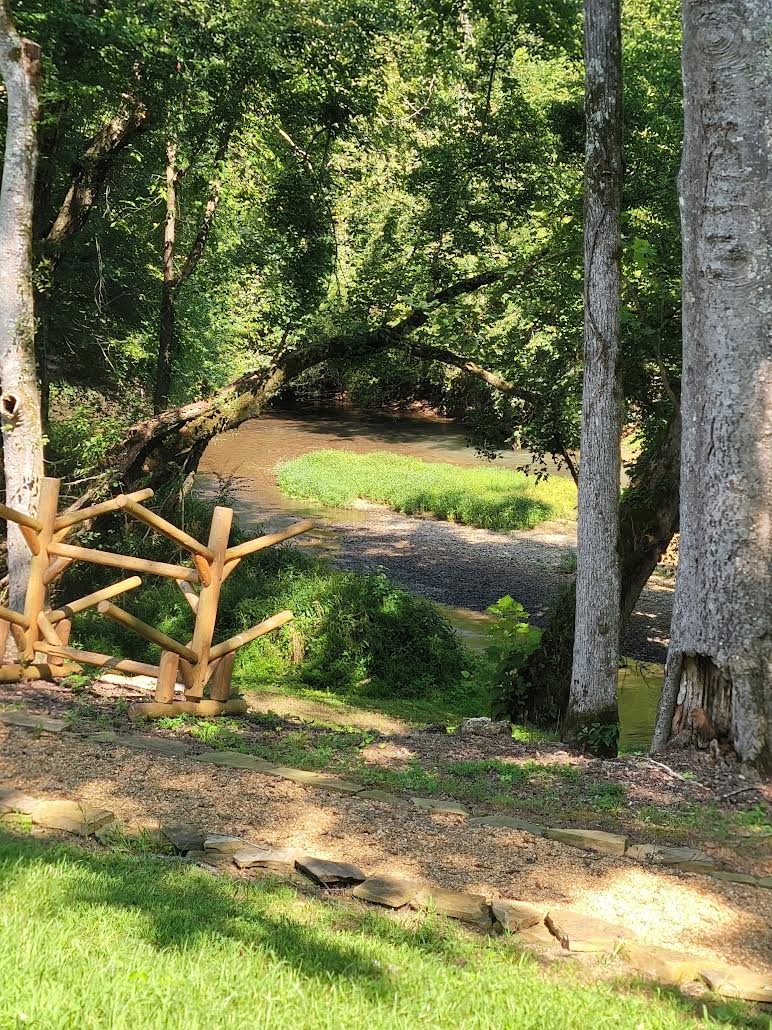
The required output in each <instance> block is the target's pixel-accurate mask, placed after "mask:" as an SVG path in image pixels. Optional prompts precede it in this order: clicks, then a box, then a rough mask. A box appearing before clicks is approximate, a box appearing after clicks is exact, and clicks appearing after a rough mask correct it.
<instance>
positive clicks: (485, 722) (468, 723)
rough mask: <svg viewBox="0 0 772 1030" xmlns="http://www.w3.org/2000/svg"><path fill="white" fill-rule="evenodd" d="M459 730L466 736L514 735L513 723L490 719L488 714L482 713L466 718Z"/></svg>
mask: <svg viewBox="0 0 772 1030" xmlns="http://www.w3.org/2000/svg"><path fill="white" fill-rule="evenodd" d="M458 732H459V733H460V734H463V735H465V736H469V735H471V736H474V735H475V734H476V735H477V736H481V737H499V736H505V737H511V736H512V725H511V723H508V722H506V721H505V720H503V719H502V720H499V721H496V720H494V719H490V718H489V717H488V716H487V715H480V716H477V717H476V718H472V719H464V721H463V722H462V723H461V725H460V726H459V728H458Z"/></svg>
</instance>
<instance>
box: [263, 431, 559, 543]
mask: <svg viewBox="0 0 772 1030" xmlns="http://www.w3.org/2000/svg"><path fill="white" fill-rule="evenodd" d="M278 482H279V486H280V487H281V488H282V490H284V492H285V493H287V494H289V495H290V496H292V497H305V498H309V499H312V500H315V501H318V502H320V503H322V504H325V505H330V506H333V507H344V508H345V507H351V506H352V505H353V504H355V503H356V501H357V500H360V499H361V500H365V501H372V502H373V503H376V504H385V505H388V507H390V508H393V509H394V510H395V511H400V512H403V513H404V514H406V515H423V514H426V515H434V516H435V517H437V518H439V519H444V520H446V521H451V522H461V523H463V524H465V525H468V526H477V527H479V528H481V529H494V530H512V529H533V528H534V527H535V526H538V525H539V523H541V522H545V521H547V520H548V519H557V518H564V519H570V518H574V517H575V513H576V487H575V486H574V484H573V482H572V481H571V480H570V479H566V478H564V477H563V476H548V477H547V478H546V479H542V480H538V481H537V480H536V478H535V477H534V476H527V475H526V474H525V473H523V472H513V471H511V470H510V469H503V468H495V467H486V468H463V467H461V466H458V465H451V464H449V463H446V462H427V461H422V460H421V459H420V458H411V457H407V456H406V455H402V454H393V453H391V452H389V451H375V452H373V453H371V454H352V453H350V452H348V451H337V450H323V451H312V452H311V453H310V454H303V455H301V456H300V457H299V458H295V459H294V460H293V461H288V462H286V463H285V464H284V465H281V466H280V467H279V470H278Z"/></svg>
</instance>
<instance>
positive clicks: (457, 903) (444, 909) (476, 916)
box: [410, 887, 492, 930]
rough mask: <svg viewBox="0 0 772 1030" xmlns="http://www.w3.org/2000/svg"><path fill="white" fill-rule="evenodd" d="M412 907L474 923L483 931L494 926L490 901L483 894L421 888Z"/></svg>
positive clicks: (411, 904) (437, 888) (438, 888)
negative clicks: (428, 909) (431, 910)
mask: <svg viewBox="0 0 772 1030" xmlns="http://www.w3.org/2000/svg"><path fill="white" fill-rule="evenodd" d="M410 907H411V908H416V909H423V908H431V909H433V910H434V911H435V912H437V913H438V914H439V915H441V916H447V917H448V918H449V919H460V920H462V921H463V922H465V923H473V924H474V925H475V926H478V927H479V928H480V929H482V930H489V929H490V928H491V925H492V921H491V912H490V908H489V907H488V901H487V899H486V898H485V897H483V895H482V894H467V893H466V892H465V891H450V890H446V889H445V888H444V887H421V888H420V889H419V890H418V892H417V893H416V895H415V897H414V898H413V900H412V901H411V902H410Z"/></svg>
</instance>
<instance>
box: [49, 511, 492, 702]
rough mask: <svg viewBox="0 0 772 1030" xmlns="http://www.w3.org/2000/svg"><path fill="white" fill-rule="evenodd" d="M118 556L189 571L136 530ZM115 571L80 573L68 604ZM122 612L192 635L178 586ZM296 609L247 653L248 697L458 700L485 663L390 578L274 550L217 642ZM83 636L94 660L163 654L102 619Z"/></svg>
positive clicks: (247, 582) (83, 618) (243, 588)
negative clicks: (466, 679)
mask: <svg viewBox="0 0 772 1030" xmlns="http://www.w3.org/2000/svg"><path fill="white" fill-rule="evenodd" d="M208 512H209V509H208V508H207V506H204V505H201V506H199V505H197V504H189V506H188V510H187V518H186V522H185V525H186V528H187V529H188V531H189V532H192V533H193V534H194V535H197V536H199V538H200V537H205V535H206V533H205V530H204V527H205V525H206V523H207V522H208ZM102 544H103V546H105V547H106V548H107V549H110V550H115V551H118V552H120V553H123V554H132V553H138V554H141V555H142V556H144V557H148V556H152V557H155V558H156V559H158V560H161V561H163V560H166V561H168V560H177V559H178V558H179V555H178V554H177V553H176V551H175V550H174V547H173V545H171V544H170V543H168V542H166V541H164V540H159V539H157V538H156V537H153V536H150V535H147V536H146V535H145V534H144V533H142V532H138V530H137V528H136V524H133V525H132V524H129V525H127V526H125V527H121V528H120V529H118V530H116V532H115V533H114V534H113V535H111V536H103V538H102ZM119 578H120V575H117V574H116V573H115V571H114V570H109V569H99V568H98V567H97V568H95V567H93V566H80V565H75V566H73V568H72V569H71V570H70V571H69V573H68V574H67V576H66V577H65V578H64V579H63V583H62V588H61V593H62V596H63V597H64V598H69V597H76V596H80V595H81V594H85V593H88V592H89V591H91V590H93V589H95V588H96V586H102V585H105V584H106V583H109V582H113V581H115V580H116V579H119ZM120 603H121V607H123V608H125V609H126V610H127V611H130V612H132V613H133V614H135V615H137V616H138V617H139V618H141V619H142V620H143V621H144V622H147V623H149V624H150V625H153V626H156V627H158V629H160V630H162V631H163V632H164V633H168V634H169V635H170V636H172V637H174V638H176V639H177V640H180V641H182V642H183V643H184V642H185V641H187V640H189V639H190V638H191V636H192V628H193V615H192V613H191V611H190V608H189V606H188V604H187V602H186V601H185V599H184V597H183V596H182V594H181V593H180V591H179V590H178V589H177V587H176V585H175V584H174V583H173V582H171V581H169V580H161V579H156V580H150V579H148V580H147V581H146V582H145V583H144V584H143V586H142V588H141V589H140V590H137V591H135V592H132V593H129V594H126V595H124V596H123V597H122V598H121V600H120ZM284 608H289V609H290V610H291V611H293V612H294V613H295V619H294V620H293V621H292V622H291V623H290V624H288V625H287V626H285V627H283V628H282V629H281V630H279V631H277V632H275V633H272V634H270V635H269V636H267V637H263V638H261V639H259V640H256V641H254V642H253V643H251V644H249V645H248V646H246V647H243V648H241V649H240V650H239V652H238V654H237V659H236V666H235V671H234V680H235V683H236V685H237V687H239V688H240V689H241V690H249V689H251V688H253V687H258V686H261V685H266V684H280V683H282V682H283V681H286V680H289V681H291V682H294V683H297V684H300V685H306V686H308V687H312V688H315V689H321V690H326V691H330V692H332V693H334V694H339V695H341V696H344V697H345V696H350V695H352V694H356V695H358V696H361V697H371V698H373V699H374V700H377V699H379V698H381V699H389V698H418V699H421V698H431V697H432V696H435V695H441V696H442V698H443V700H444V702H445V703H448V701H449V698H450V696H452V695H453V693H454V692H458V691H460V690H461V688H462V682H463V681H462V676H461V674H462V672H465V671H468V670H469V669H470V668H474V667H475V665H476V659H475V657H474V656H473V655H471V654H470V653H469V652H468V651H467V650H466V648H465V647H464V646H463V644H462V643H461V641H460V639H459V638H458V637H457V636H456V634H455V633H454V631H453V629H452V627H451V626H450V625H449V624H448V622H447V621H446V620H445V619H444V618H443V616H442V615H441V614H440V613H439V612H438V611H437V609H436V608H434V606H433V605H432V604H430V603H429V602H428V601H424V600H422V599H421V598H417V597H413V596H412V595H411V594H409V593H407V591H405V590H402V589H401V588H399V587H397V586H395V585H394V584H393V583H391V582H389V580H387V579H386V577H385V576H383V575H370V576H359V575H356V574H355V573H350V572H339V571H336V570H335V569H332V568H330V566H329V565H328V564H327V563H326V562H324V561H321V560H319V559H316V558H313V557H311V556H309V555H307V554H304V553H303V552H302V551H300V550H298V549H297V548H294V547H283V548H273V549H271V550H267V551H263V552H258V554H256V555H253V556H251V557H250V558H247V559H245V560H244V561H242V563H241V564H240V566H239V568H238V571H237V572H236V573H235V574H234V575H233V576H230V577H229V578H228V579H227V580H226V582H225V584H224V585H223V589H222V594H221V599H220V609H219V611H220V617H219V622H218V626H217V639H225V638H226V637H228V636H231V635H232V634H234V633H238V632H240V631H241V630H244V629H248V628H249V627H250V626H252V625H254V624H255V623H257V622H260V621H262V620H263V619H265V618H267V617H268V616H270V615H273V614H275V613H276V612H277V611H280V610H282V609H284ZM74 637H75V638H76V639H77V640H78V642H79V643H80V645H82V646H85V647H87V648H88V649H89V650H92V651H100V652H103V653H107V654H123V655H126V656H128V657H132V658H135V659H137V660H139V661H157V660H158V657H159V651H158V649H157V648H156V647H155V645H153V644H150V643H148V642H146V641H144V640H142V639H140V638H139V637H137V636H136V635H135V634H133V633H132V632H131V631H130V630H126V629H124V627H122V626H120V625H118V624H116V623H113V622H110V621H109V620H108V619H105V618H104V617H103V616H101V615H99V613H98V612H96V611H95V610H93V609H92V610H91V611H88V612H83V613H82V614H80V615H79V616H77V617H76V619H75V625H74Z"/></svg>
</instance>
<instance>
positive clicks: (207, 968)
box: [0, 836, 764, 1030]
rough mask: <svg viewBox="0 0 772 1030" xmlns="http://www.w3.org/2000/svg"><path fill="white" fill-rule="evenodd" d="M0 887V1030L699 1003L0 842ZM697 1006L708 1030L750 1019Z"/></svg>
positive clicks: (639, 1011)
mask: <svg viewBox="0 0 772 1030" xmlns="http://www.w3.org/2000/svg"><path fill="white" fill-rule="evenodd" d="M0 882H2V884H3V892H2V894H1V895H0V963H2V969H3V970H4V971H5V973H6V975H5V976H3V977H2V978H0V1026H3V1027H6V1026H7V1027H17V1026H35V1027H81V1026H88V1027H91V1028H97V1030H99V1028H102V1027H105V1028H107V1027H110V1028H111V1030H123V1028H126V1030H128V1028H132V1030H133V1028H135V1027H149V1028H155V1027H164V1028H170V1030H176V1028H180V1030H181V1028H183V1027H185V1028H199V1027H211V1026H216V1027H218V1028H220V1027H222V1028H229V1027H234V1028H242V1027H245V1026H261V1027H277V1028H283V1027H297V1028H298V1030H305V1028H307V1030H311V1028H314V1030H316V1028H320V1030H324V1028H333V1027H335V1028H341V1030H359V1028H360V1027H368V1028H370V1030H387V1028H388V1030H394V1028H408V1027H427V1028H445V1027H447V1028H452V1027H459V1026H463V1027H468V1028H470V1030H487V1028H490V1027H507V1028H509V1027H512V1028H515V1030H517V1028H531V1027H533V1028H538V1027H545V1028H546V1027H554V1026H560V1027H565V1028H567V1030H571V1028H581V1030H584V1028H586V1027H601V1026H603V1027H639V1028H641V1030H655V1028H656V1030H681V1028H686V1027H693V1026H696V1025H697V1023H698V1019H699V1016H700V1008H701V1007H702V1006H701V1003H699V1007H698V1008H697V1009H695V1008H694V1002H693V1001H691V1000H689V999H687V998H684V997H683V996H681V995H680V994H678V993H677V992H675V991H666V990H662V989H661V988H657V987H655V986H654V985H646V984H642V983H636V982H635V981H634V980H633V979H632V978H631V977H625V978H619V979H615V980H614V982H608V981H604V980H602V979H598V980H596V981H595V982H593V978H592V977H591V976H590V975H589V973H588V970H587V969H586V967H585V966H583V965H581V966H574V965H573V964H569V963H560V964H559V965H558V966H556V967H553V968H551V969H549V970H546V969H544V968H543V967H542V966H540V964H539V963H538V962H537V961H535V960H534V959H533V958H531V957H530V956H529V955H528V954H527V952H523V951H522V949H521V946H520V945H519V943H518V940H517V937H516V936H513V937H505V938H498V939H494V938H491V937H486V936H482V935H478V934H474V933H471V932H469V931H466V930H464V929H463V928H462V927H461V926H459V925H458V924H455V923H452V922H451V921H450V920H446V919H442V918H441V917H439V916H434V915H431V914H429V915H427V916H420V917H419V916H415V917H414V918H412V919H410V920H400V919H393V918H389V917H386V916H384V915H381V914H380V913H377V912H374V911H372V910H369V909H367V908H365V907H364V906H355V905H353V904H348V903H346V902H335V901H325V900H322V899H321V898H316V897H304V896H301V895H299V894H298V893H297V892H296V891H295V890H293V889H292V888H290V887H287V886H284V885H281V884H278V883H277V882H275V881H270V880H266V881H261V880H259V881H254V882H248V881H244V880H235V881H234V880H231V879H230V878H228V877H225V876H219V877H215V876H211V875H209V874H207V873H204V872H203V871H201V870H199V869H197V868H195V867H193V866H189V865H186V864H184V863H179V862H169V861H163V860H161V859H159V858H153V857H151V856H149V855H143V854H120V853H116V852H115V851H109V852H102V853H93V852H87V851H85V850H80V849H77V848H74V847H46V846H43V845H41V844H39V843H37V842H33V841H29V840H9V839H7V838H4V837H2V836H0ZM601 973H602V970H601ZM711 1008H712V1012H711V1015H712V1016H713V1017H715V1018H716V1019H717V1020H718V1022H719V1023H720V1025H724V1026H725V1025H738V1026H745V1027H752V1026H754V1025H755V1026H759V1027H760V1026H762V1025H764V1024H763V1022H761V1021H756V1020H755V1019H754V1016H753V1014H752V1012H751V1010H749V1009H748V1008H746V1007H743V1006H739V1005H732V1004H731V1003H711ZM705 1014H706V1015H707V1012H706V1013H705Z"/></svg>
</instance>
